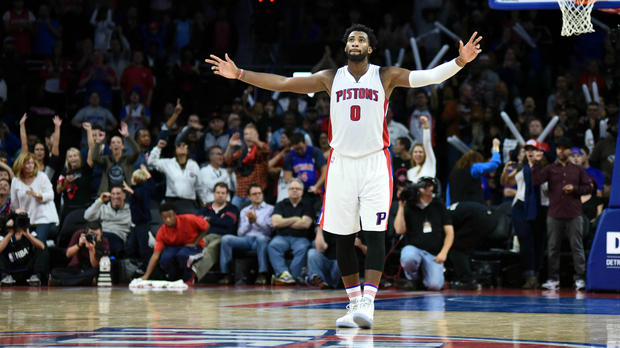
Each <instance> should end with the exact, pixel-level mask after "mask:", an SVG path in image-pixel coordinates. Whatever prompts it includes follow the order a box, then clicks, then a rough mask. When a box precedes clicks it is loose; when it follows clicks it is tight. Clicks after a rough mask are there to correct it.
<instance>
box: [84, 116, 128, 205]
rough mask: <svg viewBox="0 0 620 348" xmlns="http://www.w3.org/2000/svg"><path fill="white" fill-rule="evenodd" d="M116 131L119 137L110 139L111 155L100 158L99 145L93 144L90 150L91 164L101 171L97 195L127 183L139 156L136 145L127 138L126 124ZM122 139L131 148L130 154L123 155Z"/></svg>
mask: <svg viewBox="0 0 620 348" xmlns="http://www.w3.org/2000/svg"><path fill="white" fill-rule="evenodd" d="M118 131H119V133H120V134H121V135H120V136H113V137H112V139H110V151H112V153H111V154H109V155H105V156H101V150H100V147H101V146H102V144H101V143H95V145H94V148H93V150H91V153H92V157H93V162H94V163H96V164H97V165H99V166H100V167H101V168H102V169H103V175H102V176H101V185H99V190H98V194H101V193H102V192H108V191H110V188H111V187H113V186H122V185H123V182H127V181H129V180H130V178H131V173H132V172H133V164H134V163H135V162H136V160H137V159H138V156H139V155H140V148H139V147H138V144H137V143H136V141H135V140H134V139H133V138H132V137H130V136H129V130H128V127H127V123H125V122H121V128H120V129H119V130H118ZM123 139H125V140H126V141H127V142H128V143H129V145H130V146H131V153H130V154H125V153H124V150H125V144H124V142H123Z"/></svg>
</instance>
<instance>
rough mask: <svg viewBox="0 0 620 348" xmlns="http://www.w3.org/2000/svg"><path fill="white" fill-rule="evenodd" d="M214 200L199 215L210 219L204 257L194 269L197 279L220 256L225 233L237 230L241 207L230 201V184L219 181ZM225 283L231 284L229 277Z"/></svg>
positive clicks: (202, 275) (197, 262)
mask: <svg viewBox="0 0 620 348" xmlns="http://www.w3.org/2000/svg"><path fill="white" fill-rule="evenodd" d="M213 191H214V193H213V202H212V203H211V204H208V205H207V206H206V207H203V208H202V209H200V211H199V212H198V215H201V216H204V218H205V220H207V221H209V226H211V228H210V229H209V234H207V235H206V236H205V248H204V250H203V252H202V258H201V259H199V260H198V261H196V262H195V263H194V264H193V266H192V270H193V271H194V272H195V273H196V279H198V280H200V279H202V278H203V277H204V276H205V274H207V272H209V270H211V268H212V267H213V265H214V264H215V263H216V262H217V261H218V260H219V258H220V242H221V240H222V237H223V236H225V235H234V234H235V233H236V232H237V221H238V219H239V209H237V207H235V206H234V205H232V204H230V203H228V202H227V201H226V200H227V198H228V193H229V192H228V185H226V183H224V182H218V183H217V184H215V187H214V189H213ZM222 283H223V284H229V283H230V281H229V279H228V278H226V277H225V278H224V279H223V280H222Z"/></svg>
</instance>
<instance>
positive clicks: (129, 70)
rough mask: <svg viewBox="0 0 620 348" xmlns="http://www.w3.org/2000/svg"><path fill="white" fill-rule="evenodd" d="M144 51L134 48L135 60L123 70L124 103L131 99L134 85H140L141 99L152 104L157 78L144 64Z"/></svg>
mask: <svg viewBox="0 0 620 348" xmlns="http://www.w3.org/2000/svg"><path fill="white" fill-rule="evenodd" d="M143 63H144V52H142V50H140V49H134V52H133V60H132V63H131V65H129V66H128V67H126V68H125V70H123V74H122V75H121V81H120V84H121V91H122V99H123V104H125V103H127V100H129V95H130V94H131V92H132V91H133V90H134V87H136V86H138V87H140V91H141V93H140V101H141V102H142V103H143V104H144V105H146V106H151V99H152V97H153V89H154V88H155V80H154V78H153V73H152V72H151V69H150V68H149V67H147V66H144V64H143Z"/></svg>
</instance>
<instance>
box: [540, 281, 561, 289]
mask: <svg viewBox="0 0 620 348" xmlns="http://www.w3.org/2000/svg"><path fill="white" fill-rule="evenodd" d="M541 287H542V288H543V289H547V290H558V289H559V288H560V281H559V280H553V279H548V280H547V281H546V282H544V283H543V285H541Z"/></svg>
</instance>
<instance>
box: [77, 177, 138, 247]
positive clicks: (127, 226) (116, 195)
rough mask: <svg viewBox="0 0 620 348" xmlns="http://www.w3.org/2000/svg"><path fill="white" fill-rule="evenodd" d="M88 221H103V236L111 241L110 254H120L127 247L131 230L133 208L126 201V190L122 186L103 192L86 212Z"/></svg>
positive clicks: (85, 217)
mask: <svg viewBox="0 0 620 348" xmlns="http://www.w3.org/2000/svg"><path fill="white" fill-rule="evenodd" d="M84 219H85V220H86V221H101V226H102V227H103V236H104V237H106V238H107V239H108V241H109V242H110V254H111V255H113V256H119V255H120V254H121V252H122V251H123V249H124V248H125V241H126V240H127V235H129V232H130V231H131V209H130V208H129V204H126V203H125V192H124V191H123V189H122V188H121V187H120V186H114V187H112V190H111V191H110V192H102V193H101V195H100V196H99V198H97V199H96V200H95V202H93V204H91V205H90V207H88V209H86V211H85V212H84Z"/></svg>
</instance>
